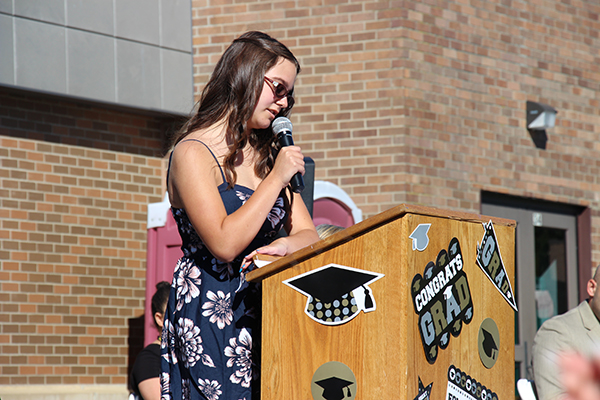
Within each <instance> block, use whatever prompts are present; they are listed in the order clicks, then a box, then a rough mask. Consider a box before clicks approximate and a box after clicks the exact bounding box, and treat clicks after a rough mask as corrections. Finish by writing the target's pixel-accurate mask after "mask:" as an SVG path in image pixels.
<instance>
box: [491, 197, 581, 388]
mask: <svg viewBox="0 0 600 400" xmlns="http://www.w3.org/2000/svg"><path fill="white" fill-rule="evenodd" d="M481 213H482V214H484V215H489V216H495V217H502V218H507V219H512V220H515V221H516V222H517V228H516V232H515V256H516V259H515V281H514V286H515V294H516V297H517V305H518V309H519V312H518V313H515V378H516V380H518V379H520V378H527V379H533V375H532V369H531V346H532V344H533V338H534V336H535V334H536V332H537V330H538V329H539V327H540V326H541V324H542V323H543V322H544V321H545V320H547V319H549V318H551V317H553V316H555V315H558V314H563V313H565V312H566V311H568V310H569V309H571V308H574V307H576V306H577V305H578V304H579V301H580V299H581V294H580V275H585V274H586V273H585V272H583V273H580V272H579V271H580V268H581V265H578V264H579V263H578V252H579V249H578V247H579V246H578V216H579V215H581V214H582V209H581V208H580V207H574V206H570V205H564V204H555V203H549V202H540V201H534V200H531V199H521V198H515V197H512V196H505V195H499V194H496V193H489V192H485V193H482V205H481ZM589 274H590V272H589V270H588V272H587V275H586V276H584V277H581V278H584V279H585V280H587V279H588V278H589Z"/></svg>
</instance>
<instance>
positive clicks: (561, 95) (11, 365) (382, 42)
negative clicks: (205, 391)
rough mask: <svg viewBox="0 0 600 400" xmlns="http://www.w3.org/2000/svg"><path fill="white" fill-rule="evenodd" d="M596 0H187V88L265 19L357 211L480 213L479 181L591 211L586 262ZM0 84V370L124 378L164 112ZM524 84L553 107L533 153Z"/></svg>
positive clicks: (318, 149)
mask: <svg viewBox="0 0 600 400" xmlns="http://www.w3.org/2000/svg"><path fill="white" fill-rule="evenodd" d="M5 3H6V2H3V3H0V6H1V5H3V4H5ZM599 15H600V6H598V5H597V2H596V1H595V0H578V1H569V2H565V1H558V0H540V1H537V2H535V3H532V2H530V1H528V0H506V1H498V0H479V1H475V0H468V1H467V0H447V1H443V0H431V1H419V2H416V1H408V0H406V1H403V0H398V1H382V0H380V1H359V2H356V1H350V0H320V1H310V2H309V1H286V2H278V1H275V2H264V1H261V0H255V1H245V2H243V3H242V2H233V1H210V0H202V1H200V0H195V1H192V35H193V52H192V54H193V65H194V67H193V74H194V75H193V83H194V92H195V93H196V95H198V94H199V92H200V90H201V88H202V86H203V85H204V83H205V82H206V80H207V78H208V76H209V74H210V72H211V71H212V68H213V66H214V64H215V63H216V61H217V59H218V58H219V56H220V55H221V54H222V52H223V51H224V49H225V48H226V46H227V45H228V44H229V43H230V42H231V40H233V39H234V38H235V37H237V36H238V35H239V34H241V33H242V32H244V31H246V30H251V29H257V30H264V31H266V32H268V33H270V34H272V35H273V36H275V37H277V38H279V39H281V40H282V41H283V42H284V43H286V44H287V45H288V46H289V47H290V48H291V49H292V51H293V52H294V53H295V54H296V56H297V57H298V58H299V60H300V62H301V64H302V66H303V71H302V73H301V74H300V76H299V79H298V81H297V84H296V91H295V93H296V96H297V106H296V107H295V108H294V113H293V116H292V118H291V119H292V122H293V124H294V137H295V141H296V143H297V144H299V145H301V146H302V148H303V150H304V152H305V155H307V156H310V157H312V158H313V159H314V160H315V163H316V179H319V180H326V181H330V182H333V183H335V184H337V185H339V186H340V187H341V188H343V189H344V190H345V191H346V192H347V193H348V194H349V195H350V197H351V198H352V199H353V200H354V202H355V203H356V204H357V205H358V207H360V208H361V209H362V210H363V213H364V217H365V218H368V217H370V216H373V215H375V214H377V213H379V212H381V211H384V210H386V209H388V208H390V207H393V206H395V205H397V204H400V203H411V204H423V205H428V206H435V207H440V208H446V209H452V210H461V211H470V212H478V211H479V210H480V206H481V204H480V196H481V192H482V191H487V192H495V193H502V194H509V195H514V196H520V197H525V198H533V199H540V200H548V201H553V202H559V203H568V204H572V205H577V206H583V207H588V208H589V210H590V215H591V219H592V228H591V236H592V238H591V242H592V249H591V252H592V260H593V264H594V265H597V264H598V263H600V213H599V210H600V173H599V172H600V158H599V157H598V154H599V153H598V152H599V150H600V140H599V139H600V127H599V125H600V124H599V122H600V117H599V115H598V112H597V110H598V106H599V96H600V91H599V89H600V88H599V85H600V67H598V66H599V65H600V59H599V58H600V57H599V56H598V54H600V51H599V50H600V40H599V37H598V32H600V29H599V28H600V26H599V25H600V22H599V20H598V16H599ZM0 17H2V15H0ZM7 96H8V97H7ZM22 96H25V98H23V97H22ZM0 100H1V101H2V103H1V104H2V106H1V107H0V113H1V115H0V140H1V142H2V146H1V148H0V155H1V157H0V161H1V162H2V165H3V168H2V170H1V172H0V174H2V175H1V176H2V187H1V188H0V193H1V196H0V200H1V201H2V207H1V209H0V213H2V214H1V215H2V226H3V229H2V232H0V235H1V236H0V243H1V247H0V262H1V268H0V274H1V275H0V287H1V289H2V290H1V291H0V299H2V301H0V307H1V309H2V312H1V313H0V318H1V319H2V321H1V322H2V323H1V328H0V332H1V333H0V349H1V351H0V354H1V355H0V385H11V387H14V386H15V385H28V384H46V385H54V384H56V385H75V384H81V385H99V386H101V385H103V384H108V385H116V386H119V385H121V387H123V388H124V387H125V384H126V379H127V365H128V360H130V358H131V357H129V356H128V354H129V353H128V352H131V348H132V346H134V345H132V344H131V343H129V346H128V343H127V342H128V340H129V337H131V335H132V329H130V328H131V327H132V326H133V325H134V323H135V320H136V319H137V318H139V317H140V315H141V313H142V312H143V303H142V299H143V297H144V293H143V288H144V272H145V270H144V268H145V240H146V232H145V218H146V216H145V206H146V204H148V203H152V202H158V201H160V200H161V199H162V195H161V194H162V193H163V190H164V189H163V184H164V183H163V182H164V179H163V178H164V177H163V173H164V160H163V159H162V156H163V151H162V149H163V147H164V146H163V144H162V142H161V141H162V139H163V138H164V135H165V132H166V131H167V128H165V127H164V126H163V125H162V124H163V122H165V121H163V120H162V119H160V118H158V117H156V116H153V115H148V114H146V115H144V114H139V113H136V112H132V111H127V110H124V109H121V110H112V111H111V110H110V109H106V108H103V107H98V106H90V105H85V104H80V103H77V102H73V101H66V100H65V101H55V100H44V99H38V98H37V97H36V96H30V95H29V94H20V95H14V94H12V93H6V92H2V94H1V96H0ZM527 100H532V101H538V102H542V103H546V104H549V105H551V106H553V107H554V108H556V109H557V110H558V115H557V125H556V127H555V128H553V129H551V130H549V131H548V132H547V134H548V142H547V145H546V148H545V149H540V148H537V147H536V146H535V145H534V143H533V140H532V138H531V137H530V135H529V133H528V131H527V130H526V128H525V103H526V101H527ZM115 131H118V132H115ZM0 394H1V393H0ZM2 397H3V399H4V398H5V397H6V396H2ZM7 399H8V397H6V399H5V400H7ZM8 400H10V399H8Z"/></svg>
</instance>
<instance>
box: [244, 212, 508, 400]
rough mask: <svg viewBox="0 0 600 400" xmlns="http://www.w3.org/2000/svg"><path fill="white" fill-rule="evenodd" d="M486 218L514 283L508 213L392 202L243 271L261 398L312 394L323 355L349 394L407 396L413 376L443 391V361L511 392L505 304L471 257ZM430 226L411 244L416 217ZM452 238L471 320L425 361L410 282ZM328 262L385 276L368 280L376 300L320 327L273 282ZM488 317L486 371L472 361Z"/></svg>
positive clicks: (298, 299)
mask: <svg viewBox="0 0 600 400" xmlns="http://www.w3.org/2000/svg"><path fill="white" fill-rule="evenodd" d="M490 220H491V221H492V222H493V224H494V228H495V232H496V238H497V241H498V245H499V249H500V253H501V256H502V260H503V262H504V266H505V268H506V272H507V275H508V277H509V280H510V282H511V284H512V286H513V288H514V285H515V283H514V259H515V255H514V228H515V223H514V221H511V220H506V219H500V218H493V217H487V216H481V215H477V214H469V213H462V212H460V213H457V212H450V211H445V210H439V209H434V208H428V207H420V206H409V205H400V206H397V207H395V208H393V209H391V210H388V211H386V212H384V213H381V214H379V215H377V216H375V217H372V218H369V219H367V220H365V221H363V222H361V223H359V224H356V225H354V226H352V227H350V228H347V229H345V230H343V231H341V232H338V233H336V234H334V235H332V236H331V237H329V238H327V239H325V240H321V241H319V242H317V243H315V244H314V245H312V246H309V247H307V248H305V249H301V250H299V251H298V252H296V253H294V254H291V255H289V256H287V257H284V258H281V259H279V260H277V261H275V262H272V263H271V264H269V265H267V266H265V267H263V268H260V269H258V270H255V271H253V272H251V273H250V274H248V280H253V281H262V286H263V304H262V309H263V316H262V318H263V320H262V346H261V347H262V350H261V351H262V361H261V363H262V372H261V391H262V396H261V398H262V400H271V399H273V400H275V399H277V400H279V399H307V400H310V399H312V394H311V380H312V377H313V374H314V373H315V371H316V370H317V368H319V367H320V366H321V365H323V364H324V363H326V362H329V361H339V362H342V363H344V364H346V365H347V366H348V367H349V368H350V369H351V370H352V371H353V373H354V375H355V377H356V383H357V384H356V394H355V399H386V400H387V399H405V400H413V399H414V398H416V397H417V395H418V394H419V392H418V381H419V378H420V379H421V381H422V383H423V385H424V386H427V385H428V384H430V383H433V386H432V390H431V397H430V399H431V400H442V399H444V398H445V397H446V386H447V384H448V377H447V374H448V368H449V366H450V365H454V366H455V367H457V368H459V369H460V370H462V371H463V372H465V373H466V374H469V375H470V376H471V377H472V378H474V379H475V380H477V381H478V382H479V383H481V384H482V385H484V386H486V387H487V388H488V389H489V390H491V391H493V392H495V393H496V394H497V395H498V399H500V400H509V399H510V400H512V399H514V387H515V382H514V376H515V374H514V368H515V364H514V319H515V318H514V311H513V309H512V308H511V307H510V305H509V304H508V303H507V301H506V300H505V299H504V298H503V297H502V295H501V294H500V292H499V291H498V290H497V289H496V287H495V286H494V285H493V284H492V283H491V281H490V279H489V278H488V277H487V276H486V275H485V274H484V273H483V271H482V270H481V268H480V267H479V266H478V265H477V263H476V257H477V245H478V243H480V242H481V239H482V237H483V235H484V232H485V230H484V227H483V224H484V223H487V222H488V221H490ZM427 223H429V224H431V228H430V230H429V233H428V237H429V244H428V246H427V248H426V249H425V250H424V251H417V250H413V248H412V246H413V245H412V239H410V238H409V235H410V234H411V233H412V232H413V231H414V230H415V228H416V227H417V226H418V225H419V224H427ZM453 237H456V238H457V239H458V240H459V243H460V246H461V252H462V256H463V270H464V272H465V273H466V275H467V279H468V283H469V288H470V292H471V298H472V301H473V308H474V312H473V318H472V320H471V321H470V323H469V324H465V323H463V325H462V330H461V332H460V334H459V336H458V337H454V336H451V338H450V343H449V344H448V346H447V348H446V349H441V348H440V349H438V356H437V359H436V361H435V362H434V363H433V364H430V363H429V362H428V361H427V358H426V357H425V352H424V349H423V344H422V342H421V337H420V334H419V329H418V318H419V316H418V314H416V313H415V311H414V307H413V302H412V297H411V283H412V280H413V277H414V276H415V275H416V274H421V275H423V272H424V269H425V266H426V265H427V263H428V262H429V261H432V262H435V261H436V258H437V256H438V253H439V252H440V251H441V250H448V245H449V243H450V240H451V239H452V238H453ZM330 263H335V264H341V265H344V266H348V267H353V268H358V269H364V270H367V271H373V272H378V273H382V274H385V276H384V277H383V278H381V279H379V280H377V281H375V282H373V283H371V284H370V285H369V287H370V288H371V290H372V295H373V298H374V300H375V302H376V307H377V308H376V310H375V311H373V312H368V313H365V312H360V313H359V314H358V315H357V316H356V317H355V318H354V319H352V320H351V321H349V322H347V323H345V324H343V325H337V326H326V325H322V324H319V323H317V322H315V321H313V320H312V319H310V318H309V317H308V316H307V315H306V314H305V313H304V309H305V306H306V302H307V298H306V296H304V295H303V294H301V293H299V292H297V291H296V290H294V289H292V288H290V287H289V286H287V285H285V284H283V283H282V281H284V280H286V279H289V278H292V277H295V276H297V275H300V274H302V273H305V272H308V271H311V270H314V269H316V268H319V267H322V266H324V265H327V264H330ZM488 317H490V318H492V319H493V320H494V321H495V322H496V324H497V325H498V329H499V332H500V347H499V356H498V360H497V362H496V363H495V365H494V366H493V368H491V369H487V368H486V367H485V366H484V365H483V364H482V362H481V360H480V358H479V353H478V347H477V341H478V334H479V327H480V325H481V322H482V321H483V320H484V319H486V318H488Z"/></svg>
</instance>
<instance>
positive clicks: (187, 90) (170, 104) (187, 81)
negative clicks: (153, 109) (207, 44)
mask: <svg viewBox="0 0 600 400" xmlns="http://www.w3.org/2000/svg"><path fill="white" fill-rule="evenodd" d="M161 57H162V66H163V69H162V77H163V79H162V85H163V89H162V93H163V102H162V108H163V109H165V110H168V111H173V112H176V113H178V114H189V113H190V111H191V110H192V107H193V105H194V80H193V76H192V74H193V72H192V56H191V54H189V53H183V52H180V51H174V50H167V49H162V50H161Z"/></svg>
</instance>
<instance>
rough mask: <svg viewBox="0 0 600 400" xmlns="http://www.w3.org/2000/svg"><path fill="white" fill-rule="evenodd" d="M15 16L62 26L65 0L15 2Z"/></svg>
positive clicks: (25, 0)
mask: <svg viewBox="0 0 600 400" xmlns="http://www.w3.org/2000/svg"><path fill="white" fill-rule="evenodd" d="M15 15H18V16H21V17H27V18H32V19H37V20H40V21H47V22H52V23H55V24H59V25H64V24H65V0H43V1H41V0H17V1H15Z"/></svg>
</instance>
